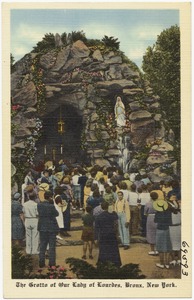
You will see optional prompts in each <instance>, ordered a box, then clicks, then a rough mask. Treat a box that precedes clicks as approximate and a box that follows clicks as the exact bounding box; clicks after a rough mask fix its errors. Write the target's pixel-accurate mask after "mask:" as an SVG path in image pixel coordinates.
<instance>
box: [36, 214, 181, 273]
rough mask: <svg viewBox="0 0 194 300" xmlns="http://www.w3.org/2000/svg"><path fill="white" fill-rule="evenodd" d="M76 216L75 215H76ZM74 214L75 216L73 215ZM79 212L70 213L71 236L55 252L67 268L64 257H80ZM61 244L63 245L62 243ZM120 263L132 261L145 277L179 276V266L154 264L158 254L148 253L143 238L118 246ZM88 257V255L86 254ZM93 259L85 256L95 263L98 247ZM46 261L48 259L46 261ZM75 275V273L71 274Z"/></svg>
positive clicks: (147, 247) (58, 259)
mask: <svg viewBox="0 0 194 300" xmlns="http://www.w3.org/2000/svg"><path fill="white" fill-rule="evenodd" d="M75 214H76V215H77V217H76V215H75ZM73 216H75V218H74V217H73ZM81 225H82V222H81V213H80V212H76V213H73V215H72V221H71V227H72V229H73V231H71V232H70V234H71V237H68V238H64V240H63V241H62V242H61V245H60V244H58V245H57V249H56V253H57V259H56V263H57V265H60V266H65V267H66V269H67V270H68V268H69V266H68V265H66V264H65V259H66V258H68V257H75V258H80V259H81V257H82V255H83V254H82V241H81ZM62 244H63V245H62ZM119 249H120V250H119V251H120V255H121V261H122V264H123V265H125V264H128V263H134V264H139V268H140V270H141V271H142V274H144V275H145V276H146V278H147V279H165V278H181V267H180V266H175V267H173V268H170V269H168V270H167V269H159V268H157V267H156V266H155V264H156V263H157V262H159V257H158V256H150V255H148V251H150V247H149V245H148V244H147V243H146V241H145V239H144V238H141V237H133V238H132V239H131V246H130V249H128V250H124V249H123V248H119ZM87 257H88V256H87ZM93 257H94V258H93V259H89V258H87V261H88V262H89V263H91V264H94V265H95V264H96V262H97V259H98V247H95V248H94V249H93ZM46 262H48V261H46ZM33 263H34V271H35V272H36V271H37V270H38V269H39V267H38V256H34V257H33ZM67 273H68V275H70V276H72V274H71V273H70V271H68V272H67ZM73 276H75V275H73Z"/></svg>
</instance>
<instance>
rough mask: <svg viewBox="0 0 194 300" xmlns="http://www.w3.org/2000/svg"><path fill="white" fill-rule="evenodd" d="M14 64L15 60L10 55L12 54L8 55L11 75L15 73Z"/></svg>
mask: <svg viewBox="0 0 194 300" xmlns="http://www.w3.org/2000/svg"><path fill="white" fill-rule="evenodd" d="M14 62H15V59H14V57H13V55H12V53H11V54H10V65H11V73H13V72H14V71H15V68H14Z"/></svg>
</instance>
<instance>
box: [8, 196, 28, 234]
mask: <svg viewBox="0 0 194 300" xmlns="http://www.w3.org/2000/svg"><path fill="white" fill-rule="evenodd" d="M22 213H23V211H22V205H21V204H20V203H19V202H18V201H16V200H13V201H12V204H11V238H12V240H23V239H24V237H25V227H24V224H23V222H22V220H21V218H20V214H22Z"/></svg>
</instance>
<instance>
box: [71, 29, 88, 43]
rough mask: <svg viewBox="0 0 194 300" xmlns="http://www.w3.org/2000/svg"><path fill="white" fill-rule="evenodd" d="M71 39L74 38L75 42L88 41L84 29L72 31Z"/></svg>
mask: <svg viewBox="0 0 194 300" xmlns="http://www.w3.org/2000/svg"><path fill="white" fill-rule="evenodd" d="M71 39H72V42H73V43H74V42H76V41H78V40H80V41H82V42H84V43H85V42H86V41H87V38H86V35H85V33H84V32H83V30H81V31H72V32H71Z"/></svg>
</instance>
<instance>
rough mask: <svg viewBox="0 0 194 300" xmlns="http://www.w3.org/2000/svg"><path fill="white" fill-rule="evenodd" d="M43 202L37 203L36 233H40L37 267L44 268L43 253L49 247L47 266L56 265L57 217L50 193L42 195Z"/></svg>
mask: <svg viewBox="0 0 194 300" xmlns="http://www.w3.org/2000/svg"><path fill="white" fill-rule="evenodd" d="M44 199H45V200H44V201H43V202H40V203H38V215H39V221H38V231H39V232H40V253H39V267H40V268H43V267H44V266H45V252H46V249H47V245H48V246H49V266H55V264H56V249H55V248H56V235H57V234H58V232H59V226H58V224H57V220H56V217H57V216H58V215H59V213H58V211H57V210H56V208H55V206H54V203H53V195H52V192H51V191H46V192H45V193H44Z"/></svg>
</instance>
